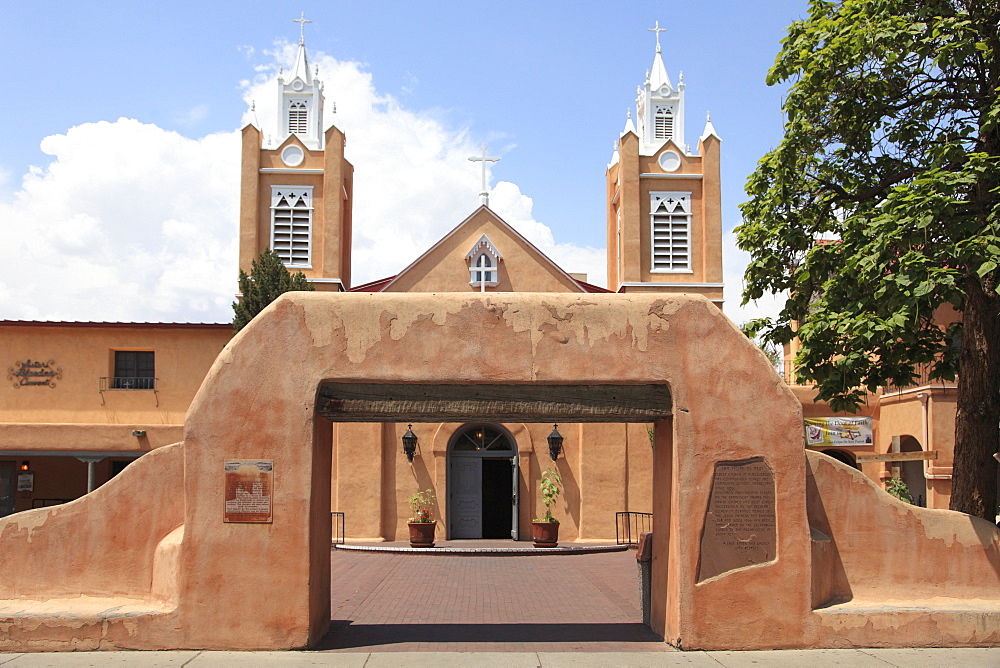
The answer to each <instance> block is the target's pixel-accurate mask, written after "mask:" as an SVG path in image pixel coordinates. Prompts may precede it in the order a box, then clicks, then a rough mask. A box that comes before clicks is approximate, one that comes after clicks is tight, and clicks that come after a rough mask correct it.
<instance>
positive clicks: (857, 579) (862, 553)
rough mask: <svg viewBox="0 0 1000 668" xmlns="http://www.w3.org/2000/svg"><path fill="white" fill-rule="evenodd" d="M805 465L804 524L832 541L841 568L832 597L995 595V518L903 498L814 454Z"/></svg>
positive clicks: (998, 577) (998, 535)
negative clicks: (806, 515)
mask: <svg viewBox="0 0 1000 668" xmlns="http://www.w3.org/2000/svg"><path fill="white" fill-rule="evenodd" d="M807 463H808V472H807V476H808V484H807V490H808V507H809V523H810V524H811V525H812V526H814V527H816V528H817V529H819V530H820V531H822V532H823V533H825V534H826V535H827V536H830V538H831V539H832V542H833V545H834V548H835V553H836V555H835V557H834V570H835V572H837V573H840V574H841V576H840V583H839V585H838V586H836V589H837V590H838V591H836V592H835V600H839V601H846V600H851V599H863V600H875V601H893V600H897V601H898V600H918V599H927V598H933V597H940V596H946V597H953V598H965V599H969V598H987V599H993V600H996V601H1000V570H998V569H1000V532H998V531H997V528H996V527H995V526H994V525H993V524H991V523H990V522H987V521H986V520H984V519H981V518H978V517H972V516H971V515H966V514H964V513H956V512H952V511H950V510H935V509H930V508H919V507H917V506H914V505H911V504H909V503H905V502H903V501H900V500H899V499H896V498H895V497H893V496H891V495H889V494H887V493H885V492H884V491H883V490H882V489H881V488H880V487H879V486H878V485H876V484H875V483H874V482H872V481H871V480H870V479H868V478H867V477H865V476H864V475H863V474H862V473H861V472H860V471H857V470H855V469H853V468H851V467H850V466H846V465H844V464H842V463H840V462H838V461H836V460H834V459H832V458H830V457H825V456H823V455H821V454H819V453H815V452H809V453H807ZM876 557H877V558H876Z"/></svg>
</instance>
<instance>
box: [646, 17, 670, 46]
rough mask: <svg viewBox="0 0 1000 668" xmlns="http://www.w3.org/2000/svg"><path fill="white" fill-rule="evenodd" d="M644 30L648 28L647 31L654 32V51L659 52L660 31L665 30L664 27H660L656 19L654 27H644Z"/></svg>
mask: <svg viewBox="0 0 1000 668" xmlns="http://www.w3.org/2000/svg"><path fill="white" fill-rule="evenodd" d="M646 30H648V31H649V32H655V33H656V52H657V53H660V33H661V32H667V29H666V28H661V27H660V22H659V21H657V22H656V27H655V28H646Z"/></svg>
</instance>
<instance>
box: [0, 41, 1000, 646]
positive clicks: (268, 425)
mask: <svg viewBox="0 0 1000 668" xmlns="http://www.w3.org/2000/svg"><path fill="white" fill-rule="evenodd" d="M657 34H658V33H657ZM278 88H279V90H278V95H279V96H280V100H281V103H282V109H283V112H282V114H280V115H279V123H281V127H279V128H278V129H277V130H278V132H276V133H275V136H278V137H282V139H281V140H280V141H279V142H278V143H277V144H276V145H270V144H269V145H265V144H264V142H263V139H262V137H263V136H264V134H266V133H262V132H261V129H259V128H255V127H247V128H244V132H243V142H244V143H243V162H242V164H243V181H242V186H241V214H240V244H241V251H240V257H241V263H242V265H243V266H244V268H246V262H247V261H249V259H251V258H253V256H254V255H255V254H256V253H257V252H259V251H260V250H261V249H263V248H268V247H271V248H274V249H275V250H276V251H277V252H278V253H279V254H280V255H281V256H282V258H283V260H284V261H285V263H286V264H287V265H288V266H289V268H291V269H295V270H302V271H303V272H304V273H306V275H307V276H308V277H309V280H311V281H313V282H314V283H316V284H317V287H318V288H319V290H318V292H316V293H306V292H297V293H289V294H286V295H283V296H282V297H280V298H279V299H278V300H276V301H275V302H274V303H273V304H271V305H270V306H268V307H267V308H266V309H265V310H264V311H262V312H261V313H260V314H259V316H258V317H256V318H254V320H253V321H252V322H251V323H250V324H249V325H248V326H247V327H246V328H244V329H243V330H242V331H241V332H240V333H239V334H237V335H235V336H232V335H231V334H230V333H229V332H228V331H225V330H224V329H223V328H228V325H225V326H221V325H179V324H178V325H162V324H149V325H135V324H127V323H25V322H4V323H0V332H3V336H4V340H5V342H7V341H9V342H10V343H11V346H10V347H9V348H7V350H8V351H9V352H8V354H9V355H11V356H12V358H13V359H12V360H11V362H10V366H9V367H8V368H9V371H8V374H9V376H8V381H9V382H8V384H7V385H6V386H4V387H3V389H2V391H0V407H2V410H4V411H5V412H4V413H3V414H2V418H3V420H4V422H3V424H2V425H0V438H2V439H3V440H2V445H0V447H2V448H3V449H2V450H0V464H5V465H6V468H4V469H0V470H3V471H7V470H9V469H10V468H11V467H13V468H14V479H11V477H10V475H8V476H7V478H6V479H5V482H4V484H5V485H6V488H5V489H0V497H2V498H9V497H10V496H11V490H10V485H15V484H16V485H21V484H22V481H23V486H24V489H22V490H21V491H17V490H16V489H15V490H14V492H13V494H14V497H15V498H14V504H15V506H14V509H15V510H18V511H21V512H15V513H13V514H10V515H8V516H6V517H2V518H0V555H3V556H2V559H3V560H4V566H5V568H3V569H0V651H17V652H22V651H43V650H93V649H124V648H131V649H168V648H170V649H173V648H192V649H195V648H196V649H234V648H239V649H290V648H302V647H310V646H314V645H315V644H316V643H317V642H318V641H319V639H320V638H322V637H323V635H324V634H325V633H326V632H327V630H328V628H329V624H330V595H331V589H335V588H337V587H350V586H351V582H350V581H349V580H344V581H336V582H331V569H330V543H331V523H330V513H331V511H340V512H344V513H345V516H346V518H345V519H346V526H347V533H348V538H350V539H354V540H365V539H367V540H375V541H377V540H398V539H399V538H400V537H401V532H402V526H403V524H404V523H405V520H406V518H407V516H408V515H409V508H408V507H407V504H406V498H407V497H408V496H409V494H410V493H412V492H414V491H417V490H424V489H434V490H435V491H436V492H437V498H438V507H437V508H436V511H437V515H438V517H439V519H440V522H441V526H442V528H443V533H444V536H445V537H449V538H463V537H487V536H492V535H494V534H495V535H497V536H498V537H504V538H507V537H513V538H519V537H520V536H521V534H522V533H523V532H525V529H526V524H527V523H528V522H529V521H530V519H531V518H532V517H533V516H538V515H540V514H541V508H540V503H539V499H538V498H537V495H536V489H537V482H538V479H539V475H540V473H541V471H542V470H543V469H545V468H547V467H550V466H555V467H557V468H558V470H559V472H560V474H561V476H562V479H563V481H564V488H565V489H564V494H563V497H562V498H561V499H560V502H559V506H558V507H557V508H556V509H555V510H554V514H555V515H556V517H558V518H559V520H560V523H561V531H560V540H561V541H573V540H590V539H595V540H596V539H601V540H607V539H609V538H610V537H611V536H612V535H613V531H614V513H615V512H619V511H623V510H634V511H649V512H652V514H653V516H654V522H655V525H654V529H655V531H654V539H653V541H654V545H653V555H652V565H651V568H652V578H651V579H652V583H651V590H652V599H651V627H652V629H653V630H654V631H655V632H656V633H658V634H660V635H661V636H662V637H663V638H664V639H666V640H667V641H668V642H670V643H672V644H675V645H676V646H679V647H683V648H685V649H770V648H796V647H800V648H804V647H862V646H864V647H872V646H875V647H878V646H882V647H901V646H903V647H905V646H910V647H919V646H948V645H952V646H984V645H994V644H996V643H998V642H1000V594H998V592H1000V586H998V585H1000V533H998V532H997V530H996V528H995V527H994V526H993V525H992V524H991V523H990V522H986V521H984V520H981V519H979V518H974V517H969V516H967V515H963V514H961V513H952V512H950V511H944V510H934V509H927V508H920V507H917V506H914V505H910V504H905V503H903V502H901V501H898V500H896V499H894V498H892V497H890V496H889V495H887V494H885V493H884V492H883V491H881V489H880V487H879V486H878V485H877V484H876V483H875V482H873V480H871V479H870V478H869V477H865V476H864V475H862V474H861V473H860V472H858V471H856V470H855V469H854V468H852V467H851V466H849V465H846V464H845V463H843V462H838V461H836V459H834V458H831V457H826V456H823V455H821V454H818V453H812V452H804V442H805V438H808V439H812V435H811V432H808V431H807V432H805V438H804V431H803V414H804V412H805V413H806V415H807V416H808V415H810V414H811V415H815V414H816V413H819V417H823V418H829V417H831V416H830V415H829V414H828V413H824V411H825V409H824V408H823V407H822V406H816V405H814V404H813V403H812V402H811V401H810V400H809V389H808V388H801V387H797V386H791V387H790V386H789V385H788V384H787V383H786V382H784V381H783V380H782V378H781V377H780V375H779V374H778V372H777V370H776V369H775V368H774V366H772V365H771V364H770V363H769V362H768V361H767V359H766V358H765V356H764V355H763V353H761V352H760V351H759V350H758V349H757V348H756V347H754V346H753V344H752V343H751V342H750V341H749V340H748V339H747V338H746V337H745V336H743V335H742V334H741V333H740V331H739V330H738V328H737V327H736V326H735V325H734V324H733V323H732V322H730V321H729V320H728V319H727V318H726V317H725V316H724V315H723V314H722V312H721V309H720V308H719V305H720V304H721V300H722V286H721V283H720V282H719V281H720V278H721V251H720V248H721V221H720V220H719V215H718V214H719V201H718V193H719V188H718V173H719V169H718V147H719V138H718V136H717V135H716V134H715V132H714V130H713V129H712V126H711V123H708V124H707V125H706V128H705V131H704V132H703V134H702V137H701V140H700V142H699V144H698V147H697V151H696V152H693V151H689V150H688V149H687V145H686V144H685V143H684V141H683V124H684V106H683V93H684V89H683V82H682V81H681V80H680V79H678V84H677V86H676V87H674V86H673V84H672V83H671V80H670V79H669V78H668V77H667V76H666V69H665V67H664V66H663V62H662V57H661V54H660V50H659V48H657V51H656V54H655V56H654V62H653V68H652V70H651V73H650V76H649V80H648V81H647V82H646V83H645V85H644V86H642V87H641V88H640V94H639V104H638V109H637V113H636V119H637V121H638V126H636V125H634V124H631V123H629V124H627V125H626V128H625V131H624V132H623V133H622V134H621V135H620V137H619V141H618V143H617V151H616V152H615V156H614V157H613V159H612V164H611V165H610V166H609V168H608V177H607V184H608V208H607V214H608V236H609V253H608V257H609V264H610V265H611V266H609V269H613V271H611V272H610V274H609V275H610V276H611V278H610V281H611V284H610V287H611V289H610V290H607V289H604V288H600V287H597V286H593V285H590V284H589V283H587V282H586V280H585V279H584V278H583V277H580V276H574V275H572V274H569V273H567V272H566V271H564V270H563V269H562V268H560V267H558V266H557V265H556V264H555V263H553V262H552V261H551V260H550V259H549V258H547V257H545V255H544V254H543V253H541V252H540V251H539V250H538V249H537V248H535V247H534V246H532V244H530V243H529V242H528V241H527V240H526V239H524V238H523V237H522V236H521V235H519V234H518V233H517V231H516V230H514V229H513V228H511V227H510V226H509V225H508V224H507V223H505V222H504V221H503V220H502V219H500V218H499V217H498V216H497V215H496V214H495V213H494V212H493V211H492V210H491V209H490V208H489V206H488V201H487V200H486V199H485V196H484V201H483V205H482V206H480V207H479V208H477V209H476V210H475V211H473V212H472V213H471V214H470V215H469V216H468V217H467V218H466V219H465V220H463V221H461V222H460V223H459V224H458V225H457V226H456V227H455V228H454V229H453V230H452V231H451V232H449V233H448V234H447V235H445V237H443V238H442V239H441V240H440V241H439V242H438V243H436V244H435V245H434V246H432V247H431V248H430V249H428V250H427V251H426V252H425V253H424V254H422V255H421V256H420V257H418V258H417V259H416V260H415V261H414V262H413V263H412V264H411V265H410V266H408V267H406V268H404V269H403V270H402V271H401V272H400V273H399V274H397V275H396V276H393V277H388V278H386V279H383V280H379V281H374V282H371V283H368V284H366V285H361V286H352V284H351V277H350V256H349V248H350V235H351V226H352V218H351V197H352V191H353V189H352V188H351V185H352V168H351V165H350V163H349V162H347V160H346V158H345V156H344V153H343V134H342V133H341V132H340V131H339V130H338V129H337V128H335V127H331V128H327V129H326V130H325V131H323V132H321V131H320V130H321V127H320V125H319V122H320V121H319V119H320V118H321V115H320V112H321V107H322V84H321V83H320V82H319V80H318V78H317V77H316V76H314V75H310V72H309V67H308V62H307V59H306V53H305V46H304V44H301V43H300V45H299V53H298V59H297V62H296V66H295V68H294V69H293V71H292V73H291V74H290V75H289V76H288V77H282V79H281V80H280V81H279V84H278ZM483 158H486V156H485V155H484V156H483ZM917 394H918V395H919V394H920V392H919V391H918V392H917ZM891 400H892V397H887V398H886V404H885V405H884V406H881V407H878V408H879V410H876V411H873V412H872V413H873V414H872V417H873V418H874V429H873V431H872V435H871V436H870V437H868V436H867V432H866V431H865V429H864V428H865V427H866V425H865V424H855V425H853V426H854V427H856V428H848V426H849V425H848V424H847V423H841V424H840V425H837V426H836V429H833V430H831V429H827V432H830V431H836V435H834V434H830V433H825V432H824V431H823V426H824V425H825V426H826V427H828V428H829V427H831V426H834V425H833V424H832V423H830V422H829V421H827V422H825V423H823V424H817V425H813V426H816V427H818V428H819V430H818V432H817V434H816V440H815V444H814V445H813V446H812V448H813V449H825V450H828V451H831V452H834V453H837V452H839V453H841V454H842V455H843V456H845V457H847V456H848V455H850V456H853V457H854V458H855V459H854V463H857V462H858V461H861V462H862V465H863V464H864V460H863V459H862V457H863V455H861V456H858V455H853V454H852V453H854V452H857V449H863V450H864V451H867V452H871V453H872V455H871V456H884V457H888V458H889V459H887V460H886V461H890V460H892V458H894V457H899V456H901V455H902V454H906V453H905V452H890V450H892V449H893V446H890V445H887V444H886V439H890V440H891V441H892V442H893V443H894V442H895V441H896V439H895V438H894V437H896V436H897V435H899V434H902V433H906V434H913V433H921V434H924V432H918V431H915V430H916V429H917V428H918V427H920V426H921V425H920V423H919V422H917V421H916V420H915V418H914V415H913V412H914V411H913V405H912V404H913V402H912V401H910V400H909V398H902V399H900V400H899V401H898V403H899V404H900V405H901V406H904V408H901V409H900V410H897V411H896V412H895V413H892V412H891V411H890V410H889V409H888V404H889V403H890V401H891ZM917 401H918V402H919V401H920V399H919V396H918V397H917ZM944 405H945V404H944V402H941V403H940V404H938V403H935V404H931V406H944ZM748 406H752V407H753V409H752V410H748V409H747V407H748ZM469 407H473V408H471V409H470V408H469ZM804 407H807V408H808V410H807V411H804V410H803V409H804ZM929 410H930V409H929ZM890 413H892V415H893V416H894V417H892V422H891V425H892V426H891V427H889V429H892V430H893V432H892V433H887V432H886V430H885V429H880V427H879V423H878V420H879V419H880V416H881V417H882V418H883V419H885V417H886V416H888V415H889V414H890ZM917 416H918V417H919V413H918V414H917ZM927 416H928V418H930V416H931V414H930V412H928V414H927ZM555 423H557V424H558V425H559V430H560V432H561V433H562V434H563V435H564V437H565V438H564V442H563V448H562V451H561V452H560V453H558V456H557V457H555V458H553V457H552V456H551V455H550V452H549V448H548V444H547V442H546V440H547V437H548V436H549V434H550V433H551V430H552V424H555ZM925 424H928V425H929V423H925ZM410 425H412V431H413V434H414V435H415V436H416V437H417V444H416V447H415V450H414V451H413V452H412V453H410V454H412V461H411V458H410V457H409V456H408V455H407V453H405V452H404V451H403V448H402V447H401V445H402V443H401V438H402V436H403V434H405V433H406V432H407V431H408V429H409V428H410ZM897 430H898V434H897V433H896V431H897ZM937 435H938V434H937V433H936V432H935V433H934V436H937ZM834 437H836V439H839V440H836V441H834V440H833V439H834ZM855 437H858V438H859V439H860V440H856V438H855ZM824 439H828V440H829V442H827V441H826V440H824ZM866 440H870V442H866ZM898 440H899V444H898V447H896V448H895V449H896V450H898V451H902V450H903V444H902V440H903V439H902V438H899V439H898ZM842 442H846V444H844V443H842ZM928 442H929V438H928V437H927V436H924V441H923V444H924V445H926V443H928ZM835 443H836V445H834V444H835ZM911 447H912V446H911ZM882 453H887V454H882ZM140 454H141V455H142V456H141V457H139V458H138V459H137V461H134V463H132V464H130V465H128V466H127V467H124V466H121V465H116V463H118V462H121V463H124V462H126V461H128V460H129V459H132V458H134V457H135V456H136V455H140ZM79 459H83V460H84V462H89V463H87V466H88V470H87V475H88V482H87V487H89V488H94V487H96V486H97V485H98V483H100V482H101V481H103V480H104V478H105V477H108V476H110V475H111V474H112V473H114V472H116V470H117V469H121V470H120V471H119V472H118V473H117V475H116V476H115V477H114V479H113V480H110V481H109V482H108V483H107V484H104V485H103V486H100V487H97V489H94V491H93V492H91V493H89V494H86V495H84V496H82V497H80V498H77V499H75V500H73V501H70V502H68V503H62V504H58V505H46V503H45V502H43V503H38V504H36V501H37V500H38V499H43V500H44V499H49V500H60V499H63V498H70V497H71V496H74V495H76V494H77V493H78V492H79V486H80V484H79V479H80V475H81V471H80V470H76V471H71V470H69V465H71V462H72V460H77V461H78V460H79ZM97 460H100V461H97ZM22 461H27V462H28V470H27V471H23V472H18V471H17V469H18V468H19V465H20V462H22ZM893 461H910V460H900V459H895V460H893ZM912 461H917V460H912ZM80 463H81V464H82V463H83V462H80ZM877 463H878V465H879V466H886V463H885V462H877ZM43 464H44V465H45V466H46V467H49V466H51V470H47V471H45V475H44V476H43V470H42V469H41V467H42V465H43ZM73 466H75V464H73ZM105 467H107V468H105ZM78 468H79V467H78ZM29 474H33V475H29ZM59 478H63V479H64V482H63V483H61V486H60V483H54V482H52V481H53V480H57V479H59ZM73 485H75V487H73ZM29 487H31V489H28V488H29ZM34 488H37V489H38V490H40V492H39V493H37V494H36V492H35V491H34ZM40 494H44V495H45V496H44V497H43V496H40ZM36 497H37V498H36ZM29 505H30V506H35V505H41V506H45V507H38V508H35V509H33V510H23V511H22V509H24V508H27V507H28V506H29ZM139 513H141V520H142V521H136V518H137V517H139V516H140V515H139ZM439 536H441V534H440V533H439Z"/></svg>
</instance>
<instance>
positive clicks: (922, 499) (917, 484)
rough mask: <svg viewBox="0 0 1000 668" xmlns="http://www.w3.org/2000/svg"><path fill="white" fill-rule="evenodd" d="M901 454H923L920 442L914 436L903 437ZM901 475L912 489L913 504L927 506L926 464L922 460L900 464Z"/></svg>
mask: <svg viewBox="0 0 1000 668" xmlns="http://www.w3.org/2000/svg"><path fill="white" fill-rule="evenodd" d="M899 451H900V452H922V451H923V448H922V447H920V441H918V440H917V439H915V438H913V437H912V436H903V437H902V438H900V439H899ZM899 464H900V466H899V470H900V471H899V475H900V477H901V478H902V479H903V482H905V483H906V486H907V487H908V488H909V489H910V496H911V497H913V503H914V504H915V505H918V506H926V505H927V479H926V478H925V477H924V462H923V461H922V460H919V459H918V460H913V461H905V462H900V463H899Z"/></svg>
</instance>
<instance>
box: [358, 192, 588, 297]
mask: <svg viewBox="0 0 1000 668" xmlns="http://www.w3.org/2000/svg"><path fill="white" fill-rule="evenodd" d="M482 212H485V213H486V214H487V215H489V217H490V218H491V219H492V221H493V222H494V224H496V225H497V226H498V227H500V228H501V229H502V230H503V231H504V232H505V233H506V234H508V235H510V236H511V237H513V238H514V239H515V240H516V241H517V242H518V243H520V244H522V245H523V246H524V247H526V248H527V249H528V250H529V252H530V253H531V254H534V255H535V256H536V257H537V259H538V261H539V262H540V263H542V264H543V265H544V266H546V267H547V268H548V269H549V270H550V271H551V272H552V274H554V275H555V276H558V277H560V278H561V279H562V282H564V283H567V284H569V285H572V286H575V287H576V288H577V289H578V290H580V292H591V291H593V290H591V289H588V288H587V287H585V285H589V284H584V283H582V282H581V281H577V280H576V279H574V278H573V277H572V276H570V275H569V274H568V273H567V272H566V271H565V270H564V269H563V268H562V267H560V266H559V265H558V264H556V263H555V262H553V261H552V259H551V258H549V257H548V256H547V255H546V254H545V253H543V252H542V251H540V250H539V249H538V248H537V247H536V246H535V245H534V244H532V243H531V242H530V241H528V240H527V239H526V238H525V237H524V236H523V235H522V234H521V233H520V232H518V231H517V230H516V229H514V228H513V227H512V226H511V225H510V224H509V223H507V222H506V221H505V220H504V219H503V218H501V217H500V216H498V215H497V214H496V213H495V212H494V211H493V210H492V209H490V208H489V207H488V206H485V205H482V206H480V207H478V208H477V209H476V210H475V211H473V212H472V213H471V214H470V215H469V216H468V217H467V218H466V219H465V220H463V221H462V222H461V223H459V224H458V225H456V226H455V227H454V228H453V229H452V230H451V231H450V232H448V234H446V235H444V236H443V237H441V239H439V240H438V241H437V243H435V244H434V245H433V246H431V247H430V248H428V249H427V250H426V251H425V252H424V253H423V254H421V255H420V257H418V258H417V259H416V260H414V261H413V262H412V263H410V265H409V266H407V267H406V268H405V269H403V271H401V272H399V273H398V274H397V275H396V276H393V277H392V278H391V279H383V280H385V281H386V282H385V284H384V285H382V286H381V289H379V290H377V291H379V292H381V291H383V290H386V289H388V288H390V287H391V286H393V285H394V284H396V283H397V282H398V281H399V280H400V279H402V278H404V277H405V276H406V275H407V274H408V273H409V272H411V271H413V270H414V269H415V268H416V267H418V266H420V265H422V264H424V263H425V261H426V260H427V258H429V257H430V256H432V255H434V254H435V251H437V250H438V249H441V248H442V247H443V246H444V245H445V244H446V243H447V242H448V241H449V240H451V239H452V238H453V237H454V236H455V235H457V234H459V233H460V232H461V231H462V229H463V228H464V227H466V226H468V225H471V224H473V222H474V221H476V220H477V219H478V218H477V217H478V216H479V215H480V214H481V213H482ZM463 250H464V249H463ZM508 254H509V253H508ZM375 283H381V281H374V282H373V284H371V285H372V287H375V286H374V284H375ZM590 287H591V288H594V289H596V290H600V288H597V286H590ZM368 291H371V292H375V291H376V290H372V289H369V290H368Z"/></svg>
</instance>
